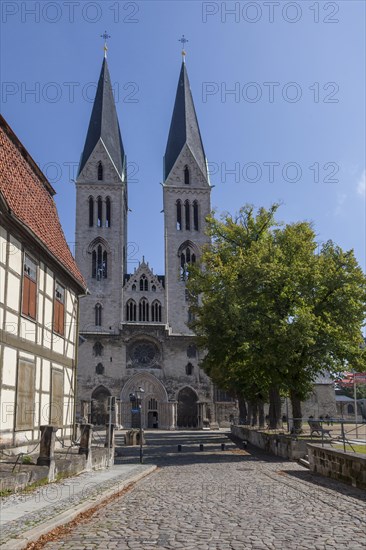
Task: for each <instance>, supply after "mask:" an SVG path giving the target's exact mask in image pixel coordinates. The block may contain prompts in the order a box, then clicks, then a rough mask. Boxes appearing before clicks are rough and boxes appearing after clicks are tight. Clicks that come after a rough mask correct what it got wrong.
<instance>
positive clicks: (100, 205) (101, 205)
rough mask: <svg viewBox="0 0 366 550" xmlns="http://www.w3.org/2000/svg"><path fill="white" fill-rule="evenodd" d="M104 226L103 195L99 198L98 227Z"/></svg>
mask: <svg viewBox="0 0 366 550" xmlns="http://www.w3.org/2000/svg"><path fill="white" fill-rule="evenodd" d="M102 226H103V201H102V198H101V197H98V199H97V227H102Z"/></svg>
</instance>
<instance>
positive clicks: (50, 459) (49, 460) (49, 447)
mask: <svg viewBox="0 0 366 550" xmlns="http://www.w3.org/2000/svg"><path fill="white" fill-rule="evenodd" d="M57 430H58V428H57V427H56V426H41V443H40V449H39V457H38V458H37V465H38V466H48V468H49V470H48V481H54V479H55V468H56V465H55V442H56V432H57Z"/></svg>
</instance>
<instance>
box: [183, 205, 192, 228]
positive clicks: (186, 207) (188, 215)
mask: <svg viewBox="0 0 366 550" xmlns="http://www.w3.org/2000/svg"><path fill="white" fill-rule="evenodd" d="M189 207H190V205H189V201H185V202H184V213H185V220H186V229H190V228H191V213H190V210H189Z"/></svg>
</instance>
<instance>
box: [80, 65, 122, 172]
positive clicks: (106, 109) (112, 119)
mask: <svg viewBox="0 0 366 550" xmlns="http://www.w3.org/2000/svg"><path fill="white" fill-rule="evenodd" d="M99 140H102V142H103V144H104V146H105V148H106V150H107V152H108V154H109V156H110V157H111V159H112V161H113V163H114V165H115V167H116V169H117V172H118V174H119V175H120V176H122V174H123V171H124V168H125V152H124V149H123V143H122V137H121V132H120V129H119V123H118V117H117V111H116V105H115V102H114V97H113V91H112V83H111V77H110V74H109V70H108V63H107V59H106V57H104V59H103V64H102V70H101V73H100V77H99V82H98V87H97V93H96V95H95V100H94V105H93V110H92V114H91V117H90V122H89V128H88V133H87V136H86V140H85V145H84V150H83V152H82V155H81V160H80V165H79V172H78V174H80V173H81V171H82V169H83V168H84V166H85V164H86V163H87V161H88V159H89V157H90V155H91V154H92V152H93V150H94V148H95V146H96V144H97V143H98V141H99Z"/></svg>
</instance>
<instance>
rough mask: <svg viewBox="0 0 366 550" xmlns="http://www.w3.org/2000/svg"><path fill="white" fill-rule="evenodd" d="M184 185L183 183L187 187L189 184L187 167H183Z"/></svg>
mask: <svg viewBox="0 0 366 550" xmlns="http://www.w3.org/2000/svg"><path fill="white" fill-rule="evenodd" d="M184 183H185V184H186V185H189V184H190V178H189V168H188V166H185V167H184Z"/></svg>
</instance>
